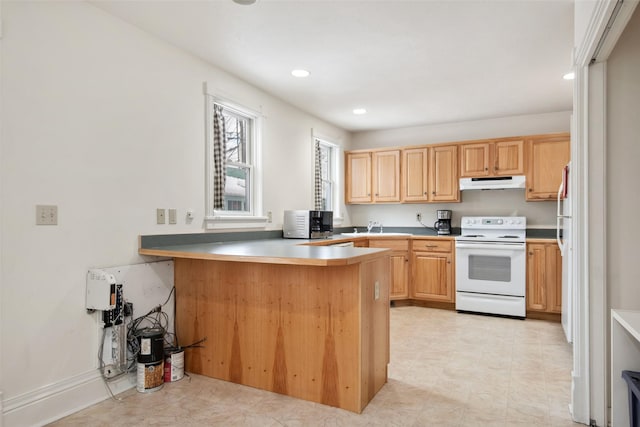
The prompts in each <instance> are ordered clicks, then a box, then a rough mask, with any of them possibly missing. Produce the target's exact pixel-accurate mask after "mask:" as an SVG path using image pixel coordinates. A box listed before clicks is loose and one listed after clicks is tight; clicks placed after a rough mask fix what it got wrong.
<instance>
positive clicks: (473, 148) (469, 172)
mask: <svg viewBox="0 0 640 427" xmlns="http://www.w3.org/2000/svg"><path fill="white" fill-rule="evenodd" d="M490 151H491V144H490V143H488V142H486V143H475V144H461V145H460V176H461V177H464V178H467V177H468V178H471V177H474V176H488V175H489V174H490V173H491V171H490V170H489V158H490V157H489V156H490Z"/></svg>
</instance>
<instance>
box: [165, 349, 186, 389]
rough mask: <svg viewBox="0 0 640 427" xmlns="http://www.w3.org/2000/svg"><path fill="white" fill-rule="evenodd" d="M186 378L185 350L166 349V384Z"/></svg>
mask: <svg viewBox="0 0 640 427" xmlns="http://www.w3.org/2000/svg"><path fill="white" fill-rule="evenodd" d="M183 377H184V349H183V348H180V347H177V348H176V347H170V348H165V349H164V382H166V383H169V382H172V381H179V380H181V379H182V378H183Z"/></svg>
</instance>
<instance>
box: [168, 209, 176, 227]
mask: <svg viewBox="0 0 640 427" xmlns="http://www.w3.org/2000/svg"><path fill="white" fill-rule="evenodd" d="M177 223H178V212H177V210H176V209H169V224H177Z"/></svg>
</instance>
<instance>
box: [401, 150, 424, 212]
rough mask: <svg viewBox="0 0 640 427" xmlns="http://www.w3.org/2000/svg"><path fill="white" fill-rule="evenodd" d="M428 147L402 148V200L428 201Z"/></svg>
mask: <svg viewBox="0 0 640 427" xmlns="http://www.w3.org/2000/svg"><path fill="white" fill-rule="evenodd" d="M429 169H430V168H429V149H428V148H426V147H423V148H409V149H406V150H402V201H404V202H428V201H429V181H430V180H429Z"/></svg>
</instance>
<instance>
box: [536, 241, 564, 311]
mask: <svg viewBox="0 0 640 427" xmlns="http://www.w3.org/2000/svg"><path fill="white" fill-rule="evenodd" d="M527 311H531V312H540V313H558V314H559V313H561V312H562V257H561V256H560V249H559V248H558V245H557V244H556V243H555V241H549V242H544V243H543V242H539V243H527Z"/></svg>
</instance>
